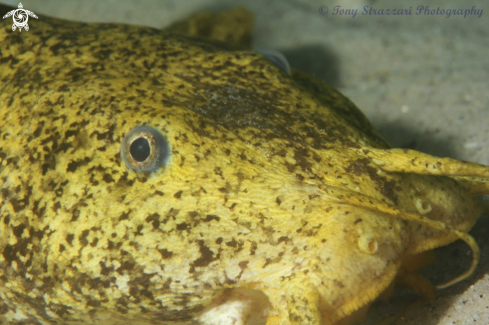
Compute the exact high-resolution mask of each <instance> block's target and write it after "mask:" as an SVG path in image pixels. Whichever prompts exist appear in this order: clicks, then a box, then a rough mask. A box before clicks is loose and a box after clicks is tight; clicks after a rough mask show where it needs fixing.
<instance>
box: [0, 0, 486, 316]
mask: <svg viewBox="0 0 489 325" xmlns="http://www.w3.org/2000/svg"><path fill="white" fill-rule="evenodd" d="M0 8H1V7H0ZM0 92H1V94H0V132H1V133H0V158H1V164H0V177H1V195H2V205H1V207H0V252H1V253H0V298H1V301H0V321H1V322H3V323H9V324H85V323H87V324H122V323H124V324H125V323H131V324H174V323H175V324H176V323H182V324H198V323H203V324H245V323H246V322H247V321H249V323H250V324H252V323H253V324H260V323H265V322H267V324H335V323H338V322H341V320H342V319H343V320H342V322H343V323H341V324H344V323H348V322H350V323H351V322H354V321H355V319H356V318H357V316H358V314H360V313H361V312H363V311H365V310H366V309H367V307H368V305H369V304H370V303H371V302H372V301H373V300H374V299H376V298H377V297H378V296H379V295H380V294H381V293H382V292H383V291H385V290H386V289H387V288H389V287H392V284H393V283H394V282H395V281H397V282H402V283H404V284H406V285H408V286H410V287H412V288H413V289H415V290H417V291H418V292H420V293H421V294H422V295H423V296H425V297H431V296H433V295H434V290H435V289H434V287H433V286H432V285H431V284H430V283H429V282H428V281H426V280H424V279H423V278H421V277H420V276H419V275H417V273H416V271H417V269H418V268H419V266H420V265H421V264H423V262H422V258H421V257H420V258H416V255H415V254H418V253H421V252H424V251H426V250H429V249H431V248H434V247H437V246H441V245H445V244H447V243H449V242H452V241H454V240H455V239H456V238H457V237H462V238H464V239H465V240H466V241H468V242H469V244H470V243H471V242H470V239H471V237H469V236H466V235H464V233H465V232H467V231H468V230H469V229H470V228H471V227H472V226H473V224H474V223H475V221H476V220H477V218H478V217H479V216H480V215H481V214H482V212H483V206H482V205H481V204H480V203H479V202H478V201H477V200H475V199H473V195H475V194H480V193H487V192H488V188H487V175H488V169H487V167H484V166H480V165H476V164H471V163H463V162H458V161H455V160H450V159H443V158H436V157H431V156H428V155H425V154H422V153H418V152H415V151H408V150H398V149H389V146H388V144H387V143H386V141H385V140H384V139H382V137H381V136H380V135H379V134H378V133H377V132H376V130H375V129H374V128H373V127H372V126H371V125H370V123H369V122H368V121H367V120H366V118H365V117H364V115H363V114H362V113H361V112H360V111H359V110H358V109H357V108H356V107H355V106H354V105H353V104H352V103H351V102H350V101H349V100H348V99H346V98H345V97H344V96H342V95H341V94H339V93H338V92H337V91H335V90H334V89H332V88H331V87H329V86H327V85H326V84H324V83H322V82H320V81H318V80H315V79H313V78H311V77H308V76H306V75H304V74H302V73H300V72H294V74H293V76H292V77H290V76H288V75H286V74H285V73H283V72H282V71H280V70H279V69H278V68H276V67H275V66H274V65H273V64H272V63H270V62H269V61H268V60H267V59H265V58H264V57H263V56H261V55H259V54H257V53H254V52H252V51H246V50H236V51H233V50H232V48H231V47H230V46H229V45H225V44H224V43H218V42H211V41H206V40H201V39H196V38H189V37H186V36H179V35H176V34H171V33H168V32H165V31H159V30H155V29H150V28H140V27H133V26H126V25H116V24H113V25H109V24H104V25H100V24H80V23H72V22H66V21H61V20H54V19H50V18H46V17H40V18H39V20H38V21H36V22H35V24H33V26H32V27H31V29H30V30H29V32H26V33H22V34H19V33H13V32H12V31H11V28H10V22H7V21H3V22H2V27H1V30H0ZM139 125H149V126H152V127H154V128H155V129H157V130H159V131H160V132H161V133H162V134H163V135H164V136H165V137H166V138H167V139H168V141H169V143H170V146H171V149H172V156H171V159H170V162H169V163H168V165H167V166H165V167H164V168H161V169H160V170H158V171H156V172H152V173H145V174H143V173H136V172H134V171H132V170H130V169H128V168H127V167H126V166H125V165H124V163H123V162H122V159H121V156H120V147H121V141H122V139H123V137H124V135H125V134H126V133H127V132H129V131H130V130H131V129H132V128H134V127H136V126H139ZM430 174H432V175H430ZM442 175H445V176H442ZM433 220H437V221H438V222H436V221H433ZM464 236H466V237H464ZM474 245H475V244H474ZM473 248H474V247H473ZM475 248H476V247H475ZM474 255H477V251H475V253H474ZM420 256H421V255H420ZM476 257H477V256H475V261H476ZM403 261H404V263H403ZM408 261H409V262H408ZM401 264H402V266H401ZM396 275H397V279H396ZM362 307H363V308H362ZM355 311H356V312H355ZM348 315H350V316H348ZM346 316H348V317H347V318H345V317H346ZM338 324H339V323H338Z"/></svg>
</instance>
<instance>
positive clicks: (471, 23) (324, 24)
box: [0, 0, 489, 325]
mask: <svg viewBox="0 0 489 325" xmlns="http://www.w3.org/2000/svg"><path fill="white" fill-rule="evenodd" d="M0 3H4V4H7V5H11V6H14V7H17V5H18V0H15V1H10V0H9V1H5V0H3V1H1V0H0ZM22 4H23V5H24V8H25V9H28V10H30V11H33V12H34V13H36V14H42V15H49V16H54V17H58V18H63V19H68V20H76V21H84V22H123V23H128V24H137V25H145V26H151V27H154V28H164V27H165V26H168V25H170V24H171V23H173V22H175V21H178V20H182V19H184V18H185V17H187V16H188V15H190V14H192V13H195V12H199V11H203V10H211V11H220V10H223V9H229V8H231V7H235V6H238V5H241V6H245V7H247V8H248V9H249V10H251V11H252V12H253V13H254V14H255V18H256V20H255V29H254V38H253V47H254V48H255V49H275V50H279V51H281V52H282V53H284V55H285V56H286V57H287V58H288V60H289V62H290V64H291V66H292V67H293V68H296V69H300V70H303V71H305V72H308V73H309V74H311V75H313V76H315V77H318V78H321V79H323V80H324V81H326V82H328V83H329V84H331V85H333V86H334V87H336V88H338V89H339V90H340V91H341V92H342V93H343V94H345V95H346V96H348V97H349V98H350V99H351V100H352V101H353V102H354V103H356V104H357V106H358V107H360V109H361V110H362V111H363V112H364V113H365V114H366V115H367V117H368V118H369V119H370V120H371V121H372V123H373V124H374V125H375V126H376V127H377V128H378V129H379V131H380V132H381V134H382V135H384V137H385V138H386V139H387V140H388V141H389V142H390V143H391V144H392V145H393V146H395V147H403V148H410V149H415V150H419V151H423V152H426V153H430V154H433V155H437V156H447V157H452V158H456V159H462V160H468V161H474V162H478V163H482V164H489V146H488V145H489V91H488V86H489V81H488V80H489V79H488V77H489V59H488V58H489V55H488V54H489V3H488V2H485V1H471V2H465V3H464V2H461V1H454V0H452V1H427V0H425V1H417V2H414V1H411V2H406V1H401V0H396V1H392V0H389V1H387V0H350V1H347V0H344V1H337V0H280V1H279V0H248V1H244V0H233V1H229V0H227V1H225V0H138V1H136V0H117V1H116V0H105V1H100V0H99V1H97V0H77V1H75V0H25V1H22ZM418 6H422V7H423V9H422V11H421V14H419V15H416V13H417V12H418ZM428 6H429V10H432V9H435V11H436V9H437V8H439V10H442V9H444V10H447V9H450V10H452V9H455V10H459V9H462V10H463V12H465V10H467V9H468V10H470V9H472V8H474V9H475V10H479V11H478V12H477V13H476V14H475V15H474V14H468V15H467V16H465V17H464V15H454V14H451V15H450V16H449V17H447V14H446V13H445V14H444V15H436V14H435V15H430V14H425V9H426V7H428ZM371 8H372V9H373V10H376V11H377V14H374V12H373V11H370V9H371ZM337 9H338V10H339V9H350V10H355V9H356V10H358V11H357V14H356V16H355V17H353V15H352V14H344V15H341V14H340V12H339V11H338V12H337V11H336V10H337ZM381 9H384V10H386V9H390V10H391V12H392V10H393V9H404V10H411V15H386V11H384V14H383V15H382V14H379V10H381ZM365 10H366V11H365ZM481 10H482V12H481ZM326 12H327V13H326ZM335 12H336V13H337V14H336V15H334V13H335ZM366 12H367V13H369V14H362V13H366ZM472 12H474V11H472ZM325 13H326V14H325ZM0 14H1V15H2V16H3V15H4V14H5V13H0ZM481 14H482V15H481ZM31 19H32V20H33V22H32V23H30V26H31V28H35V19H33V18H31ZM472 234H473V235H474V236H475V237H476V240H477V241H478V243H479V245H480V246H481V254H482V255H481V264H480V265H479V267H478V269H477V271H476V274H475V275H474V276H472V277H471V278H470V279H469V280H467V281H464V282H463V283H460V284H458V285H456V286H454V287H451V288H449V289H446V290H442V291H440V298H438V299H437V300H436V301H434V302H432V303H429V304H426V305H424V306H423V307H421V308H417V309H415V310H413V311H411V312H408V313H407V314H406V315H405V316H404V317H403V318H402V319H401V320H399V322H397V323H396V324H426V325H441V324H489V307H488V305H489V302H488V301H489V236H488V234H489V219H488V218H487V217H483V218H481V221H480V222H479V223H478V224H477V226H476V227H475V228H474V230H473V231H472ZM438 256H439V260H438V262H437V263H436V264H435V265H434V266H432V267H430V268H429V270H428V271H427V272H426V276H427V277H429V278H430V279H431V280H433V281H434V282H435V283H441V282H444V281H445V280H448V279H450V278H452V277H454V276H455V275H457V274H460V273H462V272H463V271H464V270H465V269H466V268H467V267H468V266H469V264H470V258H471V257H470V251H469V249H468V247H467V246H465V245H464V244H463V243H459V242H457V243H455V244H452V245H450V246H448V247H445V248H442V249H439V250H438ZM414 300H416V295H414V294H412V293H408V292H401V293H398V294H397V295H396V296H395V297H393V298H392V299H390V300H389V301H388V302H380V303H376V304H375V305H374V306H373V307H372V312H371V314H370V316H369V318H368V320H367V322H366V323H365V324H375V323H376V322H378V321H379V320H382V319H384V318H385V317H386V315H391V314H392V313H395V312H396V311H399V310H401V309H402V308H403V306H406V305H407V304H409V303H410V302H412V301H414Z"/></svg>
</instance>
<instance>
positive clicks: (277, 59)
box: [257, 50, 292, 76]
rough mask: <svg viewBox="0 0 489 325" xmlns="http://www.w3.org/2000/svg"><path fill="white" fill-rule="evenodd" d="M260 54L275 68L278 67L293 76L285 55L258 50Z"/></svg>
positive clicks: (273, 51) (272, 51)
mask: <svg viewBox="0 0 489 325" xmlns="http://www.w3.org/2000/svg"><path fill="white" fill-rule="evenodd" d="M257 52H258V53H260V54H262V55H263V56H264V57H266V58H267V59H268V60H270V61H272V63H273V64H275V66H277V67H278V68H279V69H280V70H282V71H283V72H285V73H286V74H288V75H289V76H290V75H292V72H291V70H290V64H289V61H287V59H286V58H285V55H283V54H282V53H280V52H279V51H275V50H257Z"/></svg>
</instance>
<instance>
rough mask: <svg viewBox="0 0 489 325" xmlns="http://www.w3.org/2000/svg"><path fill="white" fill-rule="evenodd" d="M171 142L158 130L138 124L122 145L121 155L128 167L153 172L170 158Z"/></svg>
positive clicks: (138, 170)
mask: <svg viewBox="0 0 489 325" xmlns="http://www.w3.org/2000/svg"><path fill="white" fill-rule="evenodd" d="M170 154H171V150H170V144H169V143H168V140H167V139H166V138H165V137H164V136H163V135H162V134H161V133H160V132H158V131H157V130H155V129H154V128H152V127H149V126H138V127H135V128H134V129H132V130H131V131H129V132H128V133H127V134H126V136H125V137H124V140H122V145H121V157H122V160H123V161H124V163H125V164H126V166H127V168H129V169H132V170H134V171H137V172H153V171H155V170H157V169H158V168H160V167H161V166H163V165H166V164H167V163H168V161H169V160H170Z"/></svg>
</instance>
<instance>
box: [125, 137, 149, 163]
mask: <svg viewBox="0 0 489 325" xmlns="http://www.w3.org/2000/svg"><path fill="white" fill-rule="evenodd" d="M129 150H130V151H131V156H132V157H133V158H134V160H136V161H139V162H142V161H145V160H146V159H147V158H148V157H149V154H150V153H151V148H150V146H149V142H148V140H146V139H145V138H138V139H136V140H134V141H133V142H132V143H131V147H130V148H129Z"/></svg>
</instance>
